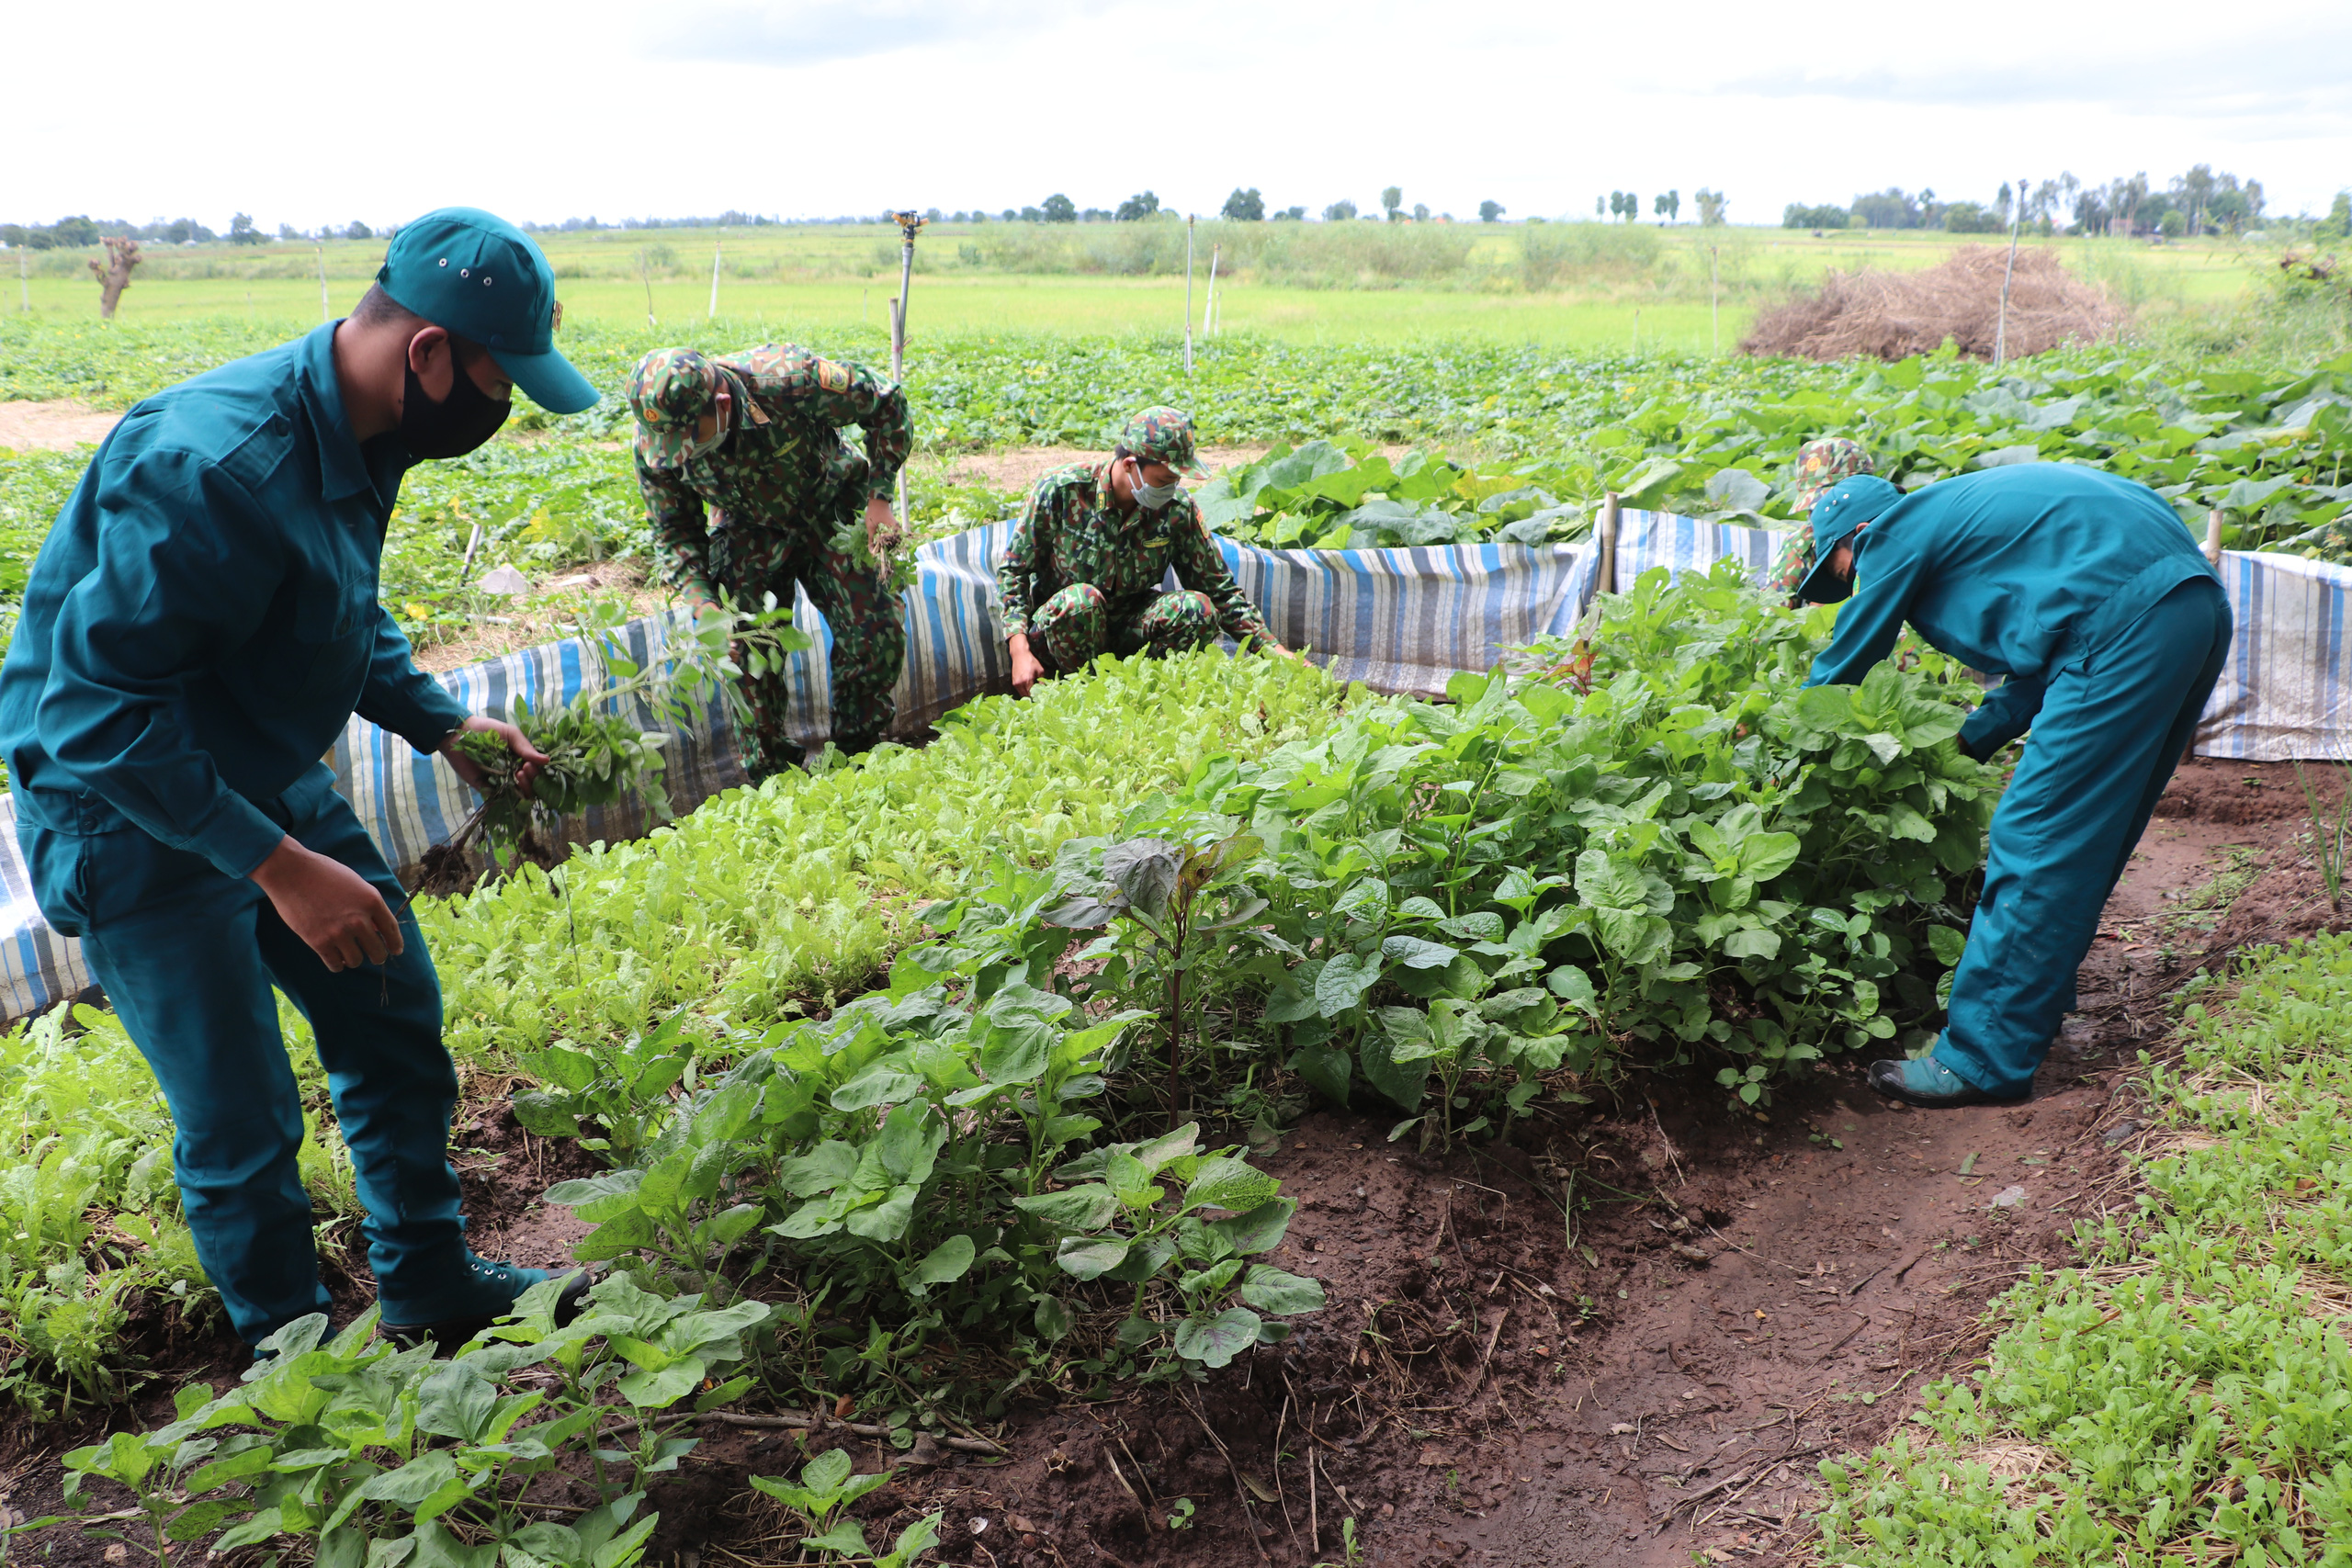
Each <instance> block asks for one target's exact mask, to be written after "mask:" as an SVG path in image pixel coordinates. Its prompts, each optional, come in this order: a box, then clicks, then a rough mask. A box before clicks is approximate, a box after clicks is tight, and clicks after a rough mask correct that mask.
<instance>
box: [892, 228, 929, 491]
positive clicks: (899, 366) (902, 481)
mask: <svg viewBox="0 0 2352 1568" xmlns="http://www.w3.org/2000/svg"><path fill="white" fill-rule="evenodd" d="M890 221H892V222H893V223H896V224H897V225H898V226H899V234H900V235H901V236H903V238H902V239H901V240H900V241H899V297H898V298H897V299H893V300H891V301H890V379H891V380H892V381H903V380H904V379H905V378H906V374H907V295H908V294H909V293H910V291H911V290H912V289H913V288H914V286H915V235H916V234H917V233H918V232H920V231H922V226H923V223H924V221H925V220H924V218H923V216H922V214H921V213H919V212H893V213H892V214H890ZM895 500H896V502H897V504H896V505H895V506H893V507H892V509H891V510H892V511H893V512H894V513H896V515H897V516H898V518H899V526H900V527H904V526H906V515H907V470H906V469H905V468H903V467H902V468H899V483H898V494H897V496H896V498H895Z"/></svg>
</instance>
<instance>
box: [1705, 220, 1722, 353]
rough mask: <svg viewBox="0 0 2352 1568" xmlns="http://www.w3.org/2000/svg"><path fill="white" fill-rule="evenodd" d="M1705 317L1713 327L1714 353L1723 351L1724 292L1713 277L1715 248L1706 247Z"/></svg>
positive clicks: (1719, 282) (1719, 281)
mask: <svg viewBox="0 0 2352 1568" xmlns="http://www.w3.org/2000/svg"><path fill="white" fill-rule="evenodd" d="M1707 316H1708V319H1709V321H1711V323H1712V324H1713V329H1714V334H1715V353H1716V354H1717V355H1721V354H1722V353H1723V351H1724V292H1723V283H1722V280H1721V279H1720V278H1718V277H1717V276H1716V275H1715V247H1714V246H1713V245H1709V246H1708V247H1707Z"/></svg>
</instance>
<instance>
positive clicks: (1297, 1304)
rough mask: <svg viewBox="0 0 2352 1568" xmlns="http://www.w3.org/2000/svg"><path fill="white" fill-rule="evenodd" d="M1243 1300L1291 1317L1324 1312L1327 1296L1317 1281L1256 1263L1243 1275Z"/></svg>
mask: <svg viewBox="0 0 2352 1568" xmlns="http://www.w3.org/2000/svg"><path fill="white" fill-rule="evenodd" d="M1241 1299H1242V1301H1243V1302H1245V1303H1248V1304H1249V1305H1250V1306H1253V1307H1255V1308H1257V1309H1258V1310H1259V1311H1260V1312H1262V1313H1266V1314H1270V1315H1272V1316H1274V1317H1288V1316H1291V1315H1292V1314H1295V1313H1302V1312H1321V1311H1322V1310H1323V1299H1324V1298H1323V1287H1322V1285H1321V1284H1319V1283H1318V1282H1317V1281H1316V1280H1309V1279H1307V1278H1306V1277H1305V1276H1304V1275H1300V1274H1291V1273H1286V1272H1284V1271H1283V1270H1282V1269H1272V1268H1269V1267H1267V1266H1266V1265H1265V1264H1262V1263H1253V1264H1251V1265H1250V1272H1249V1273H1248V1274H1246V1275H1244V1276H1243V1277H1242V1280H1241Z"/></svg>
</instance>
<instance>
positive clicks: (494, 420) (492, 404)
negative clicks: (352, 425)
mask: <svg viewBox="0 0 2352 1568" xmlns="http://www.w3.org/2000/svg"><path fill="white" fill-rule="evenodd" d="M403 368H405V369H406V370H407V372H408V390H407V392H406V393H405V394H404V395H403V396H402V398H401V444H402V445H403V446H407V448H408V449H409V450H410V451H411V452H413V453H414V454H415V455H416V456H417V457H428V458H430V457H464V456H465V455H466V454H467V453H469V452H470V451H472V450H473V449H474V448H475V447H477V446H481V444H482V443H483V442H485V441H488V440H489V439H490V438H491V437H492V436H493V435H495V434H498V427H499V426H500V425H502V424H504V423H506V416H507V414H508V413H509V412H511V411H512V410H513V409H514V406H515V403H514V400H513V399H511V398H510V399H508V400H505V401H503V402H501V401H495V400H492V398H491V397H490V396H489V395H488V394H486V393H485V392H483V390H482V389H481V388H480V387H477V386H475V385H474V378H472V377H471V376H470V375H469V374H467V372H466V367H465V366H464V365H463V364H462V363H459V362H458V356H457V354H456V350H455V346H454V345H452V348H451V358H450V366H449V368H450V372H451V375H450V380H449V395H448V396H447V397H446V398H444V399H442V400H440V401H439V402H437V403H436V402H435V401H434V400H432V399H431V398H430V397H428V396H426V395H425V391H424V383H423V382H422V381H419V380H418V379H417V378H416V367H415V366H413V365H409V366H405V367H403Z"/></svg>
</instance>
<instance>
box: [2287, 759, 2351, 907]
mask: <svg viewBox="0 0 2352 1568" xmlns="http://www.w3.org/2000/svg"><path fill="white" fill-rule="evenodd" d="M2295 782H2296V783H2297V784H2301V785H2302V786H2303V808H2304V810H2305V811H2306V812H2308V813H2309V814H2310V817H2311V823H2312V859H2313V860H2315V861H2317V862H2318V863H2319V878H2320V881H2321V882H2322V883H2323V884H2324V885H2325V886H2326V887H2327V907H2328V908H2331V909H2335V910H2339V911H2340V910H2341V909H2342V908H2344V832H2345V828H2346V824H2347V823H2352V765H2347V764H2346V763H2342V762H2339V763H2337V764H2336V794H2335V821H2334V822H2333V823H2330V822H2329V821H2328V817H2327V811H2326V809H2325V807H2322V806H2321V805H2320V800H2319V791H2317V790H2315V789H2313V788H2312V781H2311V777H2310V775H2309V774H2307V773H2304V772H2303V765H2302V763H2301V762H2297V763H2296V764H2295Z"/></svg>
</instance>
